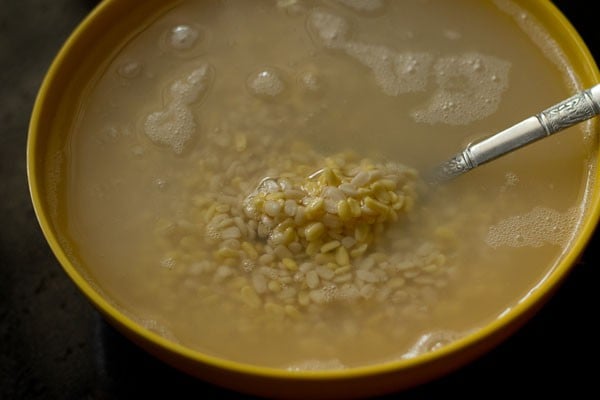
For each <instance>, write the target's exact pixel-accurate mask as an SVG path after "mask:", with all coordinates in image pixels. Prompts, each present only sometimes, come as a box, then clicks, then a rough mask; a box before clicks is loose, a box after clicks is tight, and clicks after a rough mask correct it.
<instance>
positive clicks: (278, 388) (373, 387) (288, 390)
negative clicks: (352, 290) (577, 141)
mask: <svg viewBox="0 0 600 400" xmlns="http://www.w3.org/2000/svg"><path fill="white" fill-rule="evenodd" d="M176 3H177V1H164V0H146V1H143V2H140V1H136V0H114V1H113V0H105V1H103V2H101V3H100V5H99V6H98V7H97V8H96V9H95V10H94V11H93V12H92V13H91V14H90V15H89V16H88V17H87V18H86V19H85V20H84V21H83V22H82V23H81V24H80V26H79V27H78V28H77V29H76V30H75V32H74V33H73V34H72V35H71V37H70V38H69V39H68V40H67V42H66V43H65V44H64V46H63V48H62V49H61V51H60V52H59V54H58V55H57V56H56V58H55V60H54V62H53V64H52V65H51V67H50V69H49V71H48V73H47V75H46V78H45V80H44V82H43V84H42V86H41V88H40V91H39V94H38V97H37V99H36V103H35V106H34V110H33V113H32V116H31V121H30V128H29V136H28V143H27V169H28V178H29V188H30V192H31V198H32V201H33V205H34V209H35V212H36V215H37V218H38V221H39V224H40V226H41V229H42V231H43V233H44V235H45V237H46V239H47V241H48V243H49V245H50V247H51V249H52V251H53V252H54V254H55V256H56V257H57V259H58V261H59V262H60V264H61V265H62V267H63V269H64V270H65V272H66V273H67V274H68V275H69V277H70V278H71V279H72V280H73V282H74V283H75V284H76V285H77V286H78V287H79V289H80V290H81V292H82V293H83V294H84V295H85V296H86V297H87V298H88V299H89V300H90V301H91V303H92V304H93V305H94V306H95V307H96V308H97V309H98V310H99V311H100V312H101V313H102V314H103V315H104V317H105V318H106V319H107V320H108V321H109V322H110V323H111V324H112V325H114V326H115V327H116V328H117V329H118V330H120V331H121V332H122V333H123V334H124V335H125V336H127V337H129V338H130V339H131V340H132V341H134V342H135V343H137V344H138V345H140V346H141V347H142V348H144V349H145V350H146V351H148V352H150V353H152V354H154V355H155V356H156V357H158V358H160V359H162V360H163V361H165V362H166V363H168V364H170V365H172V366H174V367H176V368H178V369H180V370H182V371H184V372H187V373H189V374H191V375H194V376H197V377H199V378H201V379H204V380H207V381H210V382H213V383H216V384H218V385H221V386H225V387H228V388H231V389H235V390H238V391H242V392H247V393H252V394H257V395H262V396H267V397H277V398H282V397H285V398H302V399H306V398H354V397H362V396H367V395H376V394H383V393H389V392H391V391H397V390H402V389H406V388H409V387H412V386H415V385H417V384H420V383H424V382H427V381H430V380H432V379H435V378H437V377H439V376H441V375H443V374H446V373H448V372H450V371H452V370H454V369H456V368H459V367H460V366H462V365H464V364H466V363H468V362H470V361H472V360H473V359H475V358H476V357H478V356H480V355H482V354H483V353H484V352H486V351H488V350H490V349H491V348H492V347H493V346H495V345H497V344H498V343H499V342H501V341H502V340H504V339H505V338H506V337H507V336H508V335H510V334H511V333H513V332H514V331H515V330H516V329H518V328H519V327H520V326H521V325H522V324H523V323H524V322H526V321H527V320H528V319H529V318H530V317H531V316H532V315H533V314H534V313H535V312H536V311H537V310H538V309H539V308H540V307H541V306H542V305H543V304H544V302H545V301H546V300H547V299H548V298H549V297H550V296H551V294H552V293H553V291H554V290H555V289H557V287H558V285H559V284H560V282H561V281H562V280H563V278H564V277H565V276H566V275H567V273H568V272H569V270H570V269H571V268H572V267H573V266H574V265H575V263H576V261H577V258H578V257H579V255H580V254H581V253H582V251H583V249H584V248H585V246H586V244H587V242H588V240H589V238H590V237H591V235H592V234H593V232H594V229H595V227H596V224H597V221H598V218H599V216H600V185H599V183H598V182H600V179H599V178H600V177H599V176H598V171H600V168H598V165H596V166H595V170H594V173H595V174H596V176H595V181H594V186H593V191H592V193H591V194H590V200H589V203H588V204H589V207H588V210H587V214H586V217H585V221H584V222H583V224H582V226H581V229H580V231H579V233H578V235H577V237H576V239H575V241H574V243H573V245H572V248H571V249H570V251H569V253H568V254H567V255H566V257H564V258H563V259H562V261H561V262H560V264H559V265H558V266H557V267H556V268H555V270H554V271H553V272H552V273H551V274H550V275H549V277H548V278H547V279H546V280H545V281H544V282H543V283H542V284H541V285H540V286H539V288H538V290H536V291H535V292H534V293H533V294H532V295H531V296H529V297H528V298H527V299H525V300H524V301H522V302H521V303H519V304H518V305H517V306H515V307H514V308H513V309H512V310H510V311H509V312H507V313H505V314H504V315H503V316H502V317H501V318H499V319H497V320H495V321H494V322H493V323H491V324H489V325H488V326H486V327H485V328H483V329H481V330H479V331H477V332H475V333H473V334H471V335H468V336H466V337H464V338H462V339H460V340H458V341H456V342H455V343H452V344H450V345H448V346H445V347H443V348H442V349H440V350H438V351H435V352H432V353H428V354H424V355H421V356H418V357H415V358H412V359H408V360H400V361H394V362H388V363H384V364H379V365H373V366H367V367H361V368H352V369H345V370H332V371H302V372H295V371H286V370H280V369H273V368H265V367H258V366H253V365H246V364H241V363H236V362H233V361H228V360H223V359H219V358H215V357H212V356H208V355H205V354H202V353H199V352H196V351H192V350H190V349H188V348H185V347H183V346H181V345H178V344H175V343H172V342H170V341H168V340H166V339H164V338H162V337H160V336H158V335H157V334H155V333H153V332H151V331H149V330H147V329H145V328H143V327H142V326H140V325H138V324H136V323H135V322H134V321H132V320H131V319H130V318H128V317H127V316H125V315H124V314H123V313H121V312H120V311H119V310H118V309H117V308H115V307H114V306H113V305H112V304H111V303H110V302H109V301H108V300H107V299H106V298H104V297H103V296H102V294H101V293H100V292H99V291H98V290H96V288H95V287H94V286H93V285H92V284H91V283H90V282H89V281H88V280H86V279H85V277H84V276H83V275H82V273H81V271H79V270H78V269H77V268H76V266H75V265H74V263H73V261H72V260H71V259H70V258H69V257H68V256H67V251H66V249H65V245H64V241H62V240H61V235H60V232H59V231H58V224H57V223H56V218H61V217H60V205H58V206H57V205H53V206H52V205H51V204H50V201H49V196H50V195H51V193H50V191H49V187H50V186H49V184H50V183H51V182H52V180H53V179H56V176H55V171H53V164H52V163H53V155H55V154H56V153H57V151H58V149H60V148H62V147H63V146H64V144H65V142H66V138H67V135H68V132H69V127H70V126H71V124H72V123H73V119H74V118H75V115H76V112H77V107H78V101H79V99H80V97H81V96H82V95H84V94H85V93H84V88H85V87H86V85H87V83H88V82H89V80H90V79H92V77H93V76H94V75H95V74H96V73H97V71H98V68H101V67H102V66H103V65H106V62H107V60H108V59H109V58H110V57H111V55H113V54H114V53H115V51H116V50H117V49H118V46H119V45H120V44H122V43H123V41H124V40H126V39H127V38H129V37H132V36H133V35H134V34H135V31H134V30H132V29H131V27H132V26H134V27H142V26H143V25H144V24H145V23H147V22H148V21H149V20H151V19H152V18H153V17H155V16H157V15H158V14H159V13H160V12H162V11H164V10H165V9H168V8H170V7H172V6H173V5H175V4H176ZM518 3H519V5H520V6H521V7H523V8H525V9H526V10H528V11H529V12H530V13H531V14H533V15H535V17H536V18H537V19H538V20H539V21H540V22H541V23H542V24H543V26H545V27H546V28H547V29H548V30H549V31H550V32H551V34H552V35H553V37H554V38H555V39H556V41H557V42H558V43H559V44H560V45H561V46H562V49H563V51H564V52H565V55H566V56H567V58H568V59H569V60H570V62H571V64H572V67H573V70H574V72H575V73H576V74H577V75H578V77H579V78H580V80H581V83H582V85H583V86H584V87H590V86H592V85H593V84H595V83H598V82H600V73H599V71H598V67H597V66H596V64H595V62H594V60H593V58H592V56H591V55H590V53H589V51H588V49H587V47H586V46H585V44H584V43H583V41H582V39H581V38H580V36H579V35H578V33H577V32H576V31H575V29H574V28H573V27H572V26H571V24H570V23H569V22H568V21H567V20H566V18H565V17H564V16H563V15H562V14H561V13H560V11H559V10H558V9H556V8H555V6H554V5H553V4H552V3H551V2H550V1H545V0H541V1H540V0H522V1H519V2H518ZM138 29H140V28H138ZM597 130H598V129H597V128H596V131H597ZM597 136H598V135H596V138H595V139H594V140H596V141H597ZM596 147H597V146H596ZM595 162H596V164H597V163H598V158H596V161H595ZM52 207H54V211H53V209H52ZM57 207H58V208H57ZM53 213H54V214H53ZM53 215H54V217H52V216H53ZM63 218H64V217H63Z"/></svg>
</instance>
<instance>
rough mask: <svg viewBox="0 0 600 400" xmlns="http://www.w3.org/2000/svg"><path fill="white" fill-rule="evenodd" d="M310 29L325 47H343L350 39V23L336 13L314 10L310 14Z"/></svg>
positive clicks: (308, 24)
mask: <svg viewBox="0 0 600 400" xmlns="http://www.w3.org/2000/svg"><path fill="white" fill-rule="evenodd" d="M307 26H308V31H309V32H311V34H312V36H314V37H315V38H317V40H318V41H319V42H321V43H322V44H323V45H324V46H325V47H328V48H343V47H344V46H345V44H346V42H347V40H348V34H349V31H350V25H349V24H348V21H346V20H345V19H344V18H342V17H340V16H337V15H335V14H332V13H329V12H326V11H323V10H319V9H317V10H313V11H312V12H311V13H310V15H309V16H308V23H307Z"/></svg>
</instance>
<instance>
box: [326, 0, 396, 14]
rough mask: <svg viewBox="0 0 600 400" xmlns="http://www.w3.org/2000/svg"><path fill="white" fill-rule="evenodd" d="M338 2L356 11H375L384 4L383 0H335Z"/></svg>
mask: <svg viewBox="0 0 600 400" xmlns="http://www.w3.org/2000/svg"><path fill="white" fill-rule="evenodd" d="M337 1H338V3H341V4H343V5H345V6H346V7H350V8H353V9H354V10H356V11H368V12H372V11H377V10H379V9H381V8H382V7H383V6H384V1H383V0H337Z"/></svg>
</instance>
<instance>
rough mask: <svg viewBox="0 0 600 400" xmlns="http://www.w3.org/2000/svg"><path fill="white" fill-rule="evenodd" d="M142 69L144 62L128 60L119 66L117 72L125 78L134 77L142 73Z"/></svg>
mask: <svg viewBox="0 0 600 400" xmlns="http://www.w3.org/2000/svg"><path fill="white" fill-rule="evenodd" d="M141 71H142V64H140V63H139V62H137V61H128V62H125V63H123V64H121V65H120V66H119V67H118V68H117V73H118V74H119V76H121V77H123V78H125V79H133V78H136V77H137V76H139V75H140V72H141Z"/></svg>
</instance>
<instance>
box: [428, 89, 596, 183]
mask: <svg viewBox="0 0 600 400" xmlns="http://www.w3.org/2000/svg"><path fill="white" fill-rule="evenodd" d="M598 114H600V84H598V85H596V86H593V87H592V88H590V89H588V90H584V91H581V92H579V93H577V94H576V95H574V96H572V97H569V98H568V99H566V100H563V101H561V102H560V103H558V104H556V105H554V106H552V107H550V108H548V109H546V110H544V111H542V112H541V113H539V114H537V115H535V116H532V117H529V118H527V119H525V120H523V121H521V122H519V123H517V124H516V125H513V126H511V127H510V128H508V129H505V130H503V131H501V132H499V133H496V134H495V135H492V136H490V137H488V138H486V139H483V140H481V141H480V142H477V143H472V144H469V145H467V147H466V148H465V149H464V150H463V151H461V152H460V153H458V154H456V155H455V156H454V157H452V158H451V159H450V160H448V161H446V162H445V163H443V164H442V165H440V166H439V167H438V168H437V169H436V171H435V173H434V180H436V181H446V180H449V179H452V178H454V177H456V176H458V175H461V174H463V173H465V172H467V171H470V170H471V169H473V168H475V167H477V166H479V165H481V164H485V163H486V162H488V161H491V160H494V159H495V158H498V157H500V156H502V155H504V154H507V153H509V152H511V151H513V150H515V149H518V148H520V147H523V146H525V145H527V144H529V143H532V142H535V141H536V140H539V139H542V138H545V137H546V136H550V135H552V134H553V133H556V132H560V131H562V130H563V129H566V128H568V127H570V126H573V125H575V124H578V123H580V122H583V121H585V120H588V119H590V118H592V117H594V116H595V115H598Z"/></svg>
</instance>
